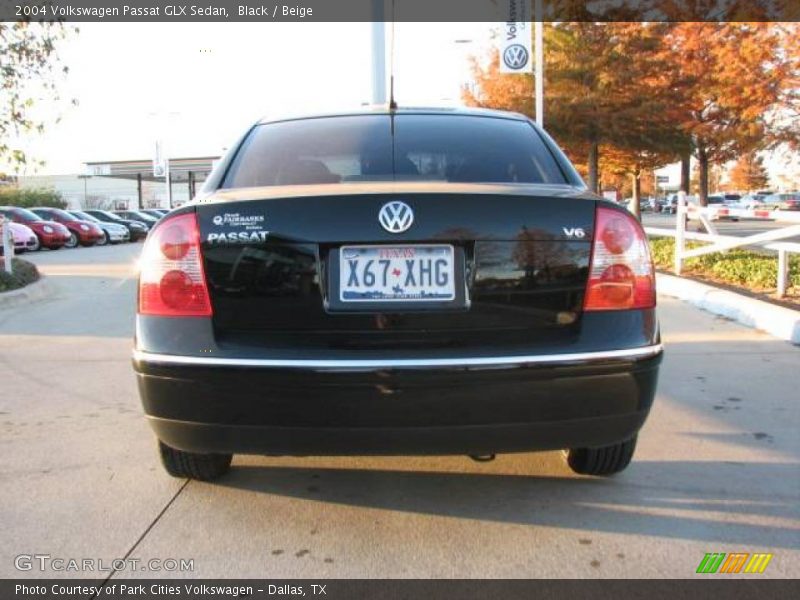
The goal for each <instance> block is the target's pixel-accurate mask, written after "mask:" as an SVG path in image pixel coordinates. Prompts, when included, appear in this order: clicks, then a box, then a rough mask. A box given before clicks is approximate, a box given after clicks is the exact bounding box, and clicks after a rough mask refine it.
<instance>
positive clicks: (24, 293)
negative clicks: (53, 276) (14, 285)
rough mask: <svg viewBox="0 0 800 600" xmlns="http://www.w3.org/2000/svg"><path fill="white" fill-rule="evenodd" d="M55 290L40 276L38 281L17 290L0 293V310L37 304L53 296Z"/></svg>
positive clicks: (48, 281) (47, 280)
mask: <svg viewBox="0 0 800 600" xmlns="http://www.w3.org/2000/svg"><path fill="white" fill-rule="evenodd" d="M55 291H56V288H55V286H54V285H53V284H52V283H51V282H50V280H49V279H47V278H46V277H44V276H43V275H40V277H39V281H35V282H34V283H31V284H30V285H26V286H25V287H24V288H22V289H19V290H13V291H11V292H3V293H0V309H3V308H13V307H15V306H21V305H23V304H30V303H31V302H38V301H40V300H44V299H45V298H49V297H50V296H52V295H53V294H55Z"/></svg>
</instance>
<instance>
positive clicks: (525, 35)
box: [500, 0, 541, 122]
mask: <svg viewBox="0 0 800 600" xmlns="http://www.w3.org/2000/svg"><path fill="white" fill-rule="evenodd" d="M537 1H538V0H537ZM507 2H508V13H507V14H508V19H507V20H506V22H505V24H504V25H503V36H502V39H501V41H500V72H501V73H532V72H533V55H532V53H531V41H532V35H531V19H530V11H529V8H528V7H529V2H530V0H507ZM537 75H538V72H537ZM535 87H536V101H535V103H534V105H535V110H536V121H537V122H540V119H541V112H540V110H539V92H540V90H541V87H540V85H539V84H538V82H537V85H536V86H535Z"/></svg>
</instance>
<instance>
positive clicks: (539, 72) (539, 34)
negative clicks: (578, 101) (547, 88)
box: [533, 0, 544, 127]
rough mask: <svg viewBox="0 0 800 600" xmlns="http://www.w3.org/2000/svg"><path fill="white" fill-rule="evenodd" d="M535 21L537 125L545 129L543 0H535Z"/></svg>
mask: <svg viewBox="0 0 800 600" xmlns="http://www.w3.org/2000/svg"><path fill="white" fill-rule="evenodd" d="M533 19H534V22H535V26H534V27H535V29H534V31H535V38H536V40H535V43H536V76H535V79H536V83H535V88H536V89H535V93H536V123H537V124H538V125H539V127H544V22H543V21H542V0H533Z"/></svg>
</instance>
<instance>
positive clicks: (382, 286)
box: [339, 244, 456, 302]
mask: <svg viewBox="0 0 800 600" xmlns="http://www.w3.org/2000/svg"><path fill="white" fill-rule="evenodd" d="M453 256H454V252H453V247H452V246H447V245H443V244H431V245H413V246H342V248H341V250H340V255H339V299H340V300H341V301H342V302H448V301H451V300H454V299H455V297H456V287H455V260H454V258H453Z"/></svg>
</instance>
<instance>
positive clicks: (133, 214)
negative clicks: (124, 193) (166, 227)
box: [114, 210, 161, 228]
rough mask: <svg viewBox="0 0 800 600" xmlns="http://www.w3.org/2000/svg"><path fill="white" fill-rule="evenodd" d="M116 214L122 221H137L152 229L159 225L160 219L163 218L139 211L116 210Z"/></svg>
mask: <svg viewBox="0 0 800 600" xmlns="http://www.w3.org/2000/svg"><path fill="white" fill-rule="evenodd" d="M114 214H115V215H117V216H118V217H119V218H121V219H127V220H129V221H137V222H139V223H141V224H143V225H147V226H148V227H151V228H152V227H153V225H155V224H156V223H158V221H159V219H160V218H161V217H154V216H152V215H148V214H145V213H143V212H141V211H139V210H115V211H114Z"/></svg>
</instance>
